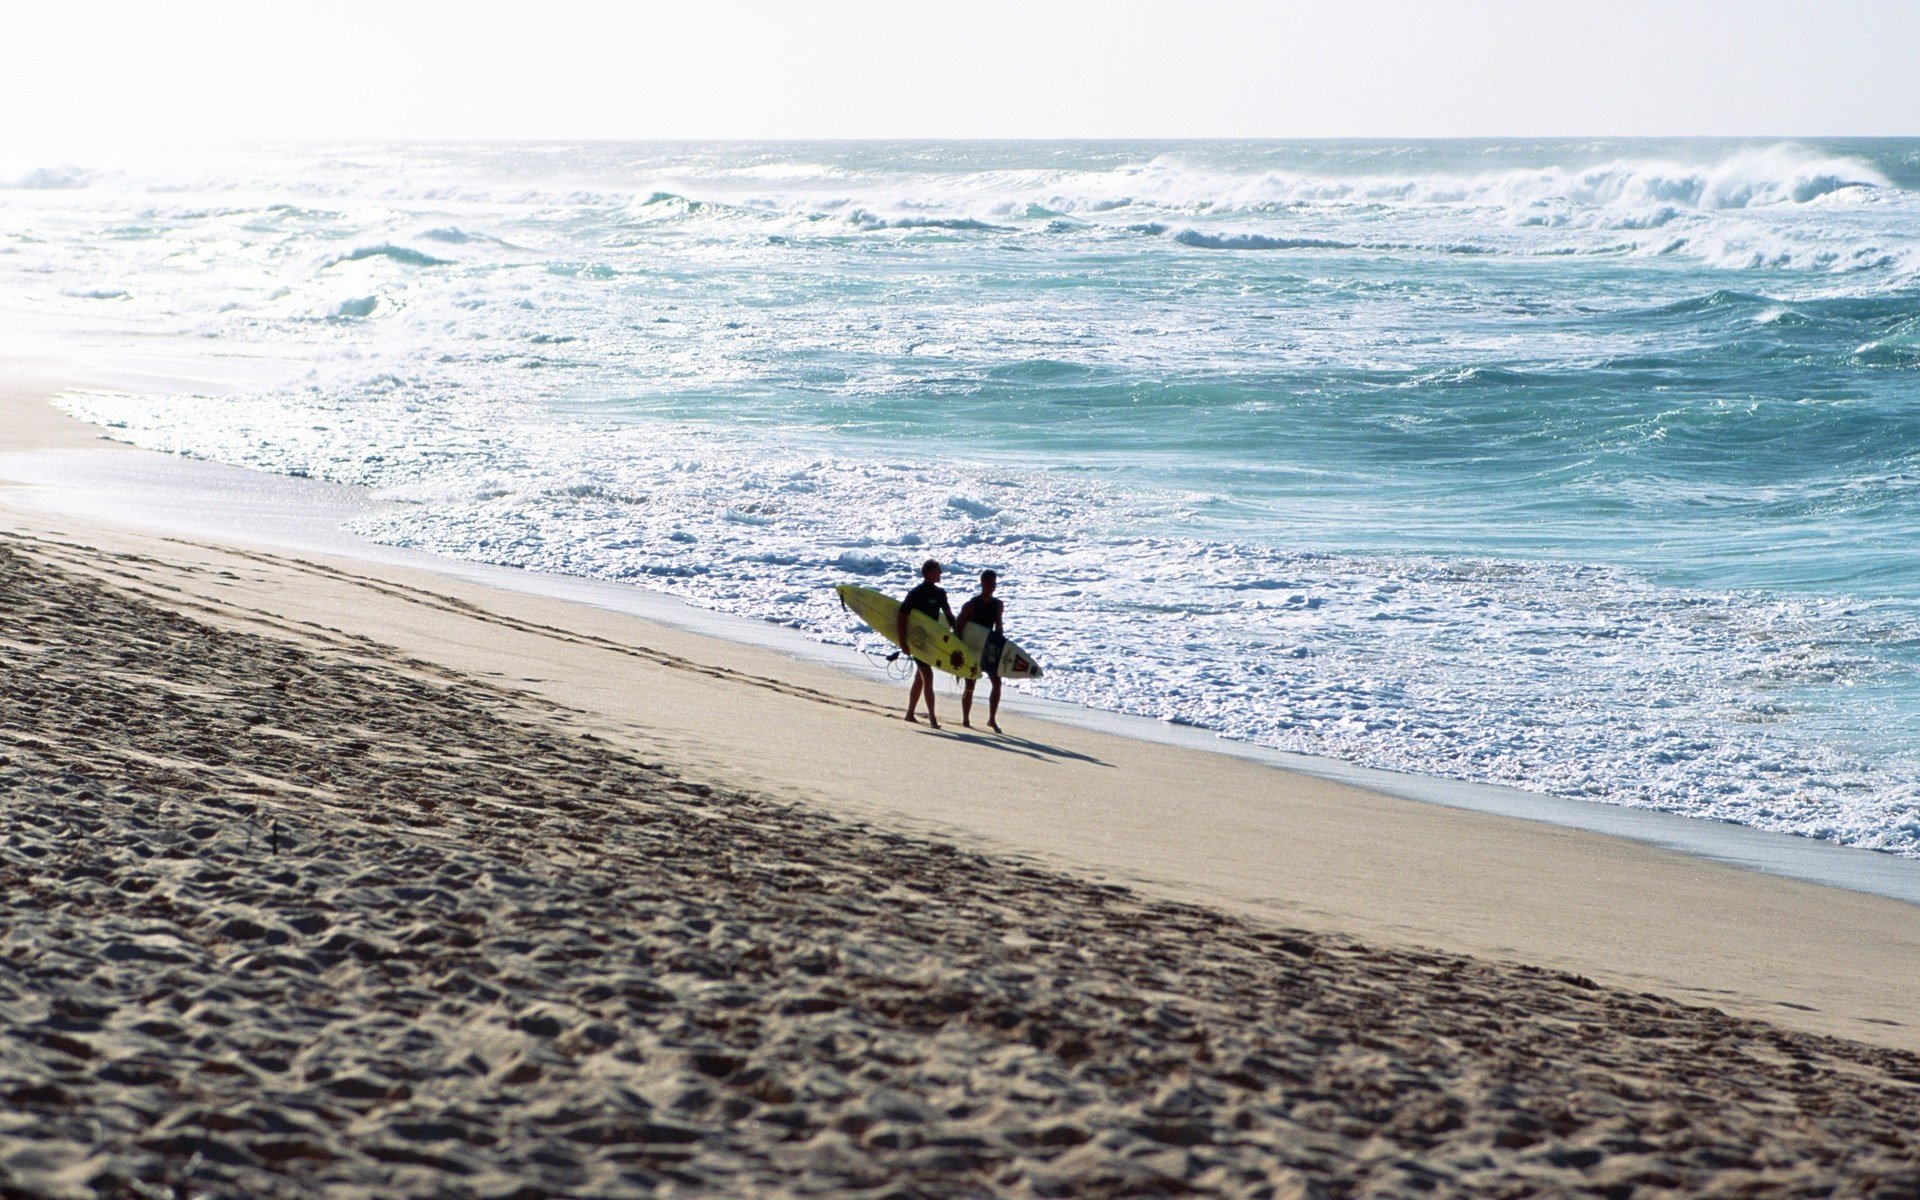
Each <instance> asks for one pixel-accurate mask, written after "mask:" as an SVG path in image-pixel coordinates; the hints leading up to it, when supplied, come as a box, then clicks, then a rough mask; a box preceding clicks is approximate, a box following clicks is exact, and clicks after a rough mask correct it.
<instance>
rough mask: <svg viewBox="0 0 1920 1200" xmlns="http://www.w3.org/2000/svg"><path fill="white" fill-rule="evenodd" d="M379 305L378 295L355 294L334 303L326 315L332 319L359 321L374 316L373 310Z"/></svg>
mask: <svg viewBox="0 0 1920 1200" xmlns="http://www.w3.org/2000/svg"><path fill="white" fill-rule="evenodd" d="M379 307H380V297H378V296H354V297H351V298H350V299H346V300H342V301H340V302H339V303H338V304H336V305H334V306H333V308H332V309H331V310H329V311H328V313H327V314H326V316H327V319H328V320H330V321H357V320H360V319H361V318H363V317H370V316H372V315H373V310H374V309H376V308H379Z"/></svg>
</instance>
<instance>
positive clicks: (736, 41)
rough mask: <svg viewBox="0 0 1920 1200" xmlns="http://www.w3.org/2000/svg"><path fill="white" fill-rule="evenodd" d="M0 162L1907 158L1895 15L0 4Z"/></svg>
mask: <svg viewBox="0 0 1920 1200" xmlns="http://www.w3.org/2000/svg"><path fill="white" fill-rule="evenodd" d="M0 30H4V33H5V37H4V39H0V139H4V142H3V143H0V153H5V152H6V151H7V150H15V151H19V150H26V149H30V148H58V147H62V146H76V147H77V146H80V145H88V144H95V143H99V142H101V141H109V142H116V143H117V142H129V141H132V142H146V141H152V140H155V139H159V140H164V141H167V142H173V141H202V140H226V139H234V138H247V139H252V138H280V137H291V138H314V137H320V138H326V137H370V136H371V137H453V138H465V137H499V138H535V137H594V138H659V137H894V136H899V137H1048V136H1086V137H1144V136H1221V137H1228V136H1234V137H1240V136H1246V137H1253V136H1265V137H1320V136H1416V135H1432V136H1466V135H1491V134H1783V135H1800V136H1807V135H1815V134H1828V133H1835V134H1838V133H1856V134H1920V80H1917V79H1916V73H1915V66H1916V64H1920V0H1853V2H1849V0H1827V2H1825V3H1813V2H1806V3H1797V2H1787V0H1739V2H1735V0H1694V2H1688V0H1663V2H1657V3H1656V2H1651V0H1607V2H1605V3H1589V2H1586V0H1574V2H1565V0H1525V2H1508V0H1455V2H1452V3H1449V2H1447V0H1425V2H1421V3H1414V2H1405V3H1400V2H1384V0H1383V2H1377V3H1369V2H1364V0H1361V2H1355V0H1320V2H1318V3H1286V2H1275V3H1265V4H1259V3H1242V2H1231V3H1204V2H1191V3H1173V2H1161V3H1140V2H1132V0H1099V2H1097V3H1082V2H1078V0H1075V2H1071V3H1048V2H1046V0H1001V2H998V3H993V4H978V3H958V2H949V3H944V4H929V3H879V4H869V5H854V4H849V3H844V2H839V3H830V4H829V3H808V2H800V0H790V2H787V3H772V2H753V3H748V2H742V3H734V4H727V3H720V2H717V0H708V2H706V3H698V2H693V3H689V2H688V0H675V2H672V3H663V4H652V3H642V2H637V0H628V2H625V3H611V2H609V3H594V2H587V0H577V2H569V0H546V2H543V3H538V4H535V3H522V4H500V3H487V2H484V0H483V2H474V0H467V2H463V3H422V2H410V0H384V2H382V3H364V2H362V0H345V2H339V0H306V2H303V3H299V4H294V3H288V2H285V0H250V2H249V3H224V2H221V3H195V2H193V0H185V2H175V3H165V2H156V0H146V2H145V3H140V4H118V3H111V4H110V3H89V2H87V0H58V2H56V0H46V2H42V3H18V4H14V3H9V4H8V5H7V6H6V8H5V10H4V15H0Z"/></svg>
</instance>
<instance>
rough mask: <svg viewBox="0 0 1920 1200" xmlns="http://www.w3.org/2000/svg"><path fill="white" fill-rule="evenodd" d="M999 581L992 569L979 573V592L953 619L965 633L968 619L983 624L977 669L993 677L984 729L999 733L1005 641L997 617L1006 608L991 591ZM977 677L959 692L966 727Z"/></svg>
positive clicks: (971, 711)
mask: <svg viewBox="0 0 1920 1200" xmlns="http://www.w3.org/2000/svg"><path fill="white" fill-rule="evenodd" d="M999 583H1000V576H999V575H998V574H997V573H995V572H993V571H990V570H989V571H982V572H980V594H979V595H977V596H975V597H974V598H973V599H971V600H969V601H967V602H966V603H965V604H962V605H961V606H960V619H959V620H958V621H956V622H954V628H956V629H958V630H959V631H960V633H961V635H962V636H965V634H966V631H967V625H968V623H969V622H971V623H972V624H975V625H983V626H985V627H986V630H987V640H986V649H985V652H984V653H982V654H981V655H980V669H981V670H982V671H984V672H986V676H987V678H988V679H991V680H993V688H992V690H991V691H989V692H988V693H987V728H988V729H991V730H993V731H994V732H995V733H999V732H1000V651H1001V648H1002V647H1004V646H1005V645H1006V644H1007V635H1006V631H1005V630H1004V629H1002V628H1001V626H1000V618H1001V616H1002V614H1003V613H1004V611H1005V609H1006V605H1004V604H1002V603H1001V602H1000V600H999V599H997V598H996V597H995V596H994V594H993V589H994V588H995V587H997V586H998V585H999ZM975 682H977V681H976V680H972V679H969V680H967V686H966V688H965V690H964V691H962V692H961V693H960V723H961V724H962V725H964V726H966V727H967V728H968V729H972V728H973V685H974V683H975Z"/></svg>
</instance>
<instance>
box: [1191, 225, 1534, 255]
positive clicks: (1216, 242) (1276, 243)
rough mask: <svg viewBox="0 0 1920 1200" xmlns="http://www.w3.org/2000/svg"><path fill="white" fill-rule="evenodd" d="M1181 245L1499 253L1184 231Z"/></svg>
mask: <svg viewBox="0 0 1920 1200" xmlns="http://www.w3.org/2000/svg"><path fill="white" fill-rule="evenodd" d="M1173 240H1174V241H1176V242H1179V243H1180V244H1181V245H1183V246H1192V247H1194V248H1195V249H1199V250H1369V251H1405V250H1412V251H1418V252H1421V253H1425V254H1498V253H1499V251H1498V250H1496V249H1495V248H1494V247H1492V246H1483V245H1481V244H1479V243H1477V242H1345V241H1341V240H1339V239H1338V238H1320V237H1275V236H1272V235H1270V234H1264V233H1207V232H1204V231H1202V230H1198V229H1183V230H1181V231H1180V232H1179V233H1176V234H1174V235H1173Z"/></svg>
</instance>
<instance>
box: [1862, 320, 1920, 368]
mask: <svg viewBox="0 0 1920 1200" xmlns="http://www.w3.org/2000/svg"><path fill="white" fill-rule="evenodd" d="M1853 356H1854V357H1855V358H1857V359H1859V360H1861V361H1862V362H1871V363H1899V364H1914V363H1920V317H1914V318H1912V319H1910V320H1908V321H1905V322H1902V323H1901V324H1900V325H1899V326H1897V327H1895V328H1894V329H1893V330H1892V331H1891V332H1889V333H1887V334H1886V335H1884V336H1882V337H1877V338H1874V339H1873V340H1872V341H1870V342H1867V343H1865V344H1864V345H1862V346H1860V347H1859V348H1857V349H1855V350H1854V352H1853Z"/></svg>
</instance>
